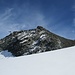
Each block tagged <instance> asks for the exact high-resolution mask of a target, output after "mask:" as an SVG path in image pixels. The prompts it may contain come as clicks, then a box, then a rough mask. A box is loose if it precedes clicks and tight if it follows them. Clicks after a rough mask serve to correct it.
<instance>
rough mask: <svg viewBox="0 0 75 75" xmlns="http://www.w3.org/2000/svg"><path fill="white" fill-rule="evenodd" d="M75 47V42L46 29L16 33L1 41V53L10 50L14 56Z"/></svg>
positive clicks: (39, 27)
mask: <svg viewBox="0 0 75 75" xmlns="http://www.w3.org/2000/svg"><path fill="white" fill-rule="evenodd" d="M74 45H75V40H70V39H66V38H63V37H60V36H58V35H56V34H54V33H52V32H50V31H48V30H46V29H45V28H43V27H41V26H38V27H37V28H36V29H30V30H21V31H15V32H13V33H11V34H10V35H8V36H6V37H4V38H3V39H1V40H0V51H2V50H8V51H9V52H11V53H12V54H13V55H14V56H21V55H29V54H34V53H40V52H46V51H51V50H57V49H61V48H65V47H70V46H74Z"/></svg>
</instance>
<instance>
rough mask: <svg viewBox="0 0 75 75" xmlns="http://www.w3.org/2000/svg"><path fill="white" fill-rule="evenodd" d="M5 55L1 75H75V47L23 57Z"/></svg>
mask: <svg viewBox="0 0 75 75" xmlns="http://www.w3.org/2000/svg"><path fill="white" fill-rule="evenodd" d="M5 53H6V54H7V53H8V52H5ZM3 54H4V53H3V52H2V53H0V75H75V46H74V47H69V48H64V49H60V50H56V51H50V52H45V53H40V54H33V55H28V56H21V57H12V56H11V54H10V53H8V55H10V56H11V57H9V56H8V57H5V56H3Z"/></svg>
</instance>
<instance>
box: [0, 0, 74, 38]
mask: <svg viewBox="0 0 75 75" xmlns="http://www.w3.org/2000/svg"><path fill="white" fill-rule="evenodd" d="M38 25H41V26H43V27H45V28H47V29H48V30H49V31H52V32H54V33H56V34H58V35H60V36H63V37H66V38H69V39H75V1H74V0H0V38H3V37H4V36H6V35H8V34H9V31H12V32H13V31H16V30H22V29H24V30H26V29H32V28H36V27H37V26H38Z"/></svg>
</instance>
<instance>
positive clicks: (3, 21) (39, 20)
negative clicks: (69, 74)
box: [0, 7, 47, 38]
mask: <svg viewBox="0 0 75 75" xmlns="http://www.w3.org/2000/svg"><path fill="white" fill-rule="evenodd" d="M44 18H45V17H44V15H43V14H42V13H41V12H40V11H39V10H33V9H32V10H30V9H29V7H27V8H23V9H21V8H7V9H5V12H4V13H3V14H0V26H1V27H0V33H1V36H0V37H1V38H2V37H4V36H6V35H7V34H9V31H12V32H13V31H15V30H22V29H23V30H26V29H32V28H36V26H38V25H40V26H43V27H46V28H47V23H46V21H45V20H44Z"/></svg>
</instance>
